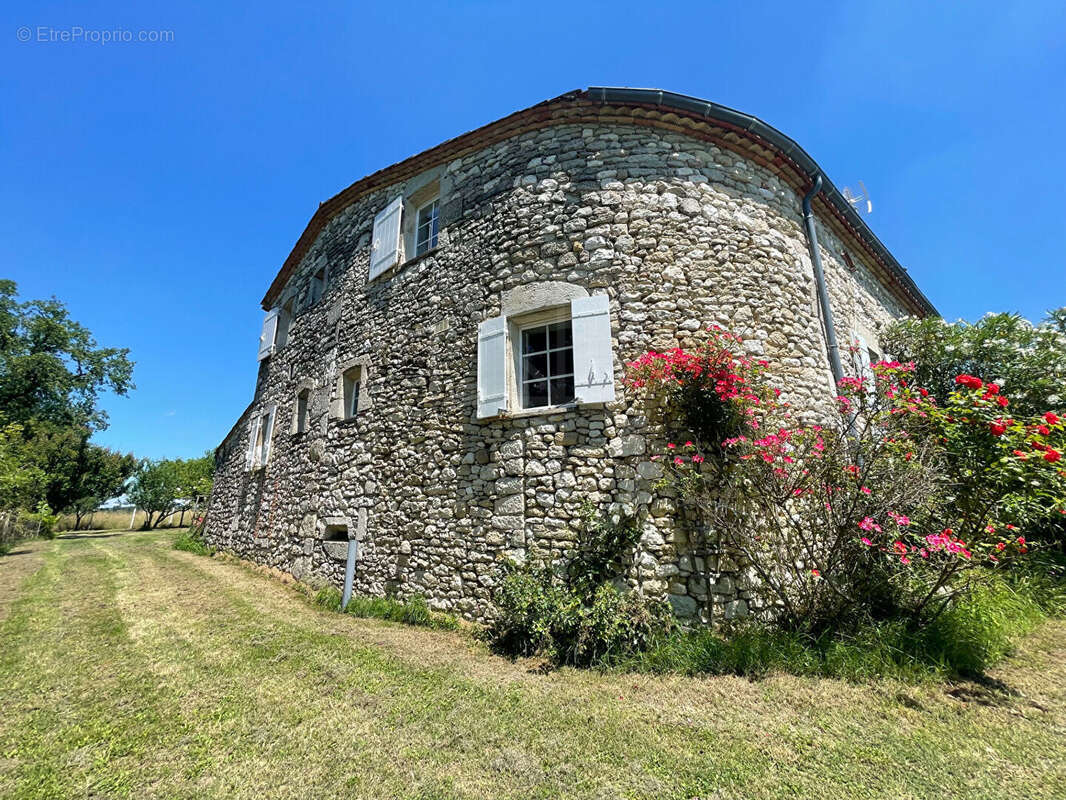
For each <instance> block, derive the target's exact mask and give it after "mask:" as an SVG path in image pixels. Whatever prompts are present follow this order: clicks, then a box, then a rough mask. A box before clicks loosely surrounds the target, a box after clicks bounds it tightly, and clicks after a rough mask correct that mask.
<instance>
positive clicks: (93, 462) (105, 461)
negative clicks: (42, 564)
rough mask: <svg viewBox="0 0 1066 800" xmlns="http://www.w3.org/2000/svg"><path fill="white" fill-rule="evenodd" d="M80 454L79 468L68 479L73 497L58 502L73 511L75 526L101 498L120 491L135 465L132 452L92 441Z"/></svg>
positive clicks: (93, 508) (78, 526)
mask: <svg viewBox="0 0 1066 800" xmlns="http://www.w3.org/2000/svg"><path fill="white" fill-rule="evenodd" d="M82 456H83V457H82V458H81V459H79V462H78V470H79V471H78V473H77V475H76V476H75V478H74V480H73V481H72V486H73V487H74V491H73V492H72V494H73V495H74V499H73V500H71V501H68V502H67V504H66V505H62V506H58V508H61V509H63V510H66V511H68V512H70V513H72V514H74V529H75V530H77V529H78V528H80V527H81V522H82V519H83V518H84V517H85V516H86V515H87V514H92V512H93V511H95V510H96V509H97V507H99V505H100V504H101V503H102V502H104V501H105V500H107V499H108V498H110V497H115V496H116V495H119V494H121V493H122V490H123V489H124V488H125V486H126V481H127V480H129V478H130V476H131V475H133V473H134V471H135V470H136V469H137V459H136V458H134V457H133V453H126V454H122V453H118V452H116V451H114V450H110V449H109V448H106V447H100V446H99V445H95V444H89V445H88V446H87V447H86V448H84V450H83V451H82Z"/></svg>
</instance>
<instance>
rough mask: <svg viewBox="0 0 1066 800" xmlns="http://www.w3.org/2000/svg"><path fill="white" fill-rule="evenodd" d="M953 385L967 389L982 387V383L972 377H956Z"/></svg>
mask: <svg viewBox="0 0 1066 800" xmlns="http://www.w3.org/2000/svg"><path fill="white" fill-rule="evenodd" d="M955 383H957V384H958V385H959V386H965V387H966V388H967V389H980V388H981V387H982V386H984V385H985V384H984V381H982V380H981V379H980V378H976V377H974V376H973V375H956V376H955Z"/></svg>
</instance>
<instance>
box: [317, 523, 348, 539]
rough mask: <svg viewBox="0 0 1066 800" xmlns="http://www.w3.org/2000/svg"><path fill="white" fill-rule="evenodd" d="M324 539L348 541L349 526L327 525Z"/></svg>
mask: <svg viewBox="0 0 1066 800" xmlns="http://www.w3.org/2000/svg"><path fill="white" fill-rule="evenodd" d="M322 539H323V540H324V541H327V542H346V541H348V526H347V525H327V526H326V532H325V533H324V534H323V535H322Z"/></svg>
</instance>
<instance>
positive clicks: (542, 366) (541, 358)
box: [522, 353, 548, 381]
mask: <svg viewBox="0 0 1066 800" xmlns="http://www.w3.org/2000/svg"><path fill="white" fill-rule="evenodd" d="M547 377H548V354H547V353H538V354H537V355H535V356H526V357H525V358H523V359H522V380H524V381H528V380H532V379H533V378H547Z"/></svg>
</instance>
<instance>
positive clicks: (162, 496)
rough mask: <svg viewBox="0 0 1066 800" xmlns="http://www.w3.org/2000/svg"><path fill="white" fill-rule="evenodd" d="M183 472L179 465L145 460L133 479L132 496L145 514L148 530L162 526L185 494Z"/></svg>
mask: <svg viewBox="0 0 1066 800" xmlns="http://www.w3.org/2000/svg"><path fill="white" fill-rule="evenodd" d="M182 478H183V476H182V469H181V467H180V465H179V464H178V462H176V461H167V460H165V459H163V460H159V461H152V460H150V459H144V460H143V461H142V462H141V463H140V465H139V466H138V468H137V471H136V473H134V476H133V482H132V484H131V486H130V489H129V492H128V496H129V499H130V502H132V503H133V504H134V505H135V506H136V507H137V508H139V509H141V510H142V511H144V512H145V515H146V516H145V520H144V530H151V529H152V528H154V527H155V526H156V525H158V524H159V523H160V522H161V521H162V520H163V518H164V517H165V516H166V515H167V513H168V512H169V511H170V510H171V509H172V508H173V507H174V501H175V500H177V499H178V498H179V497H181V494H182Z"/></svg>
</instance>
